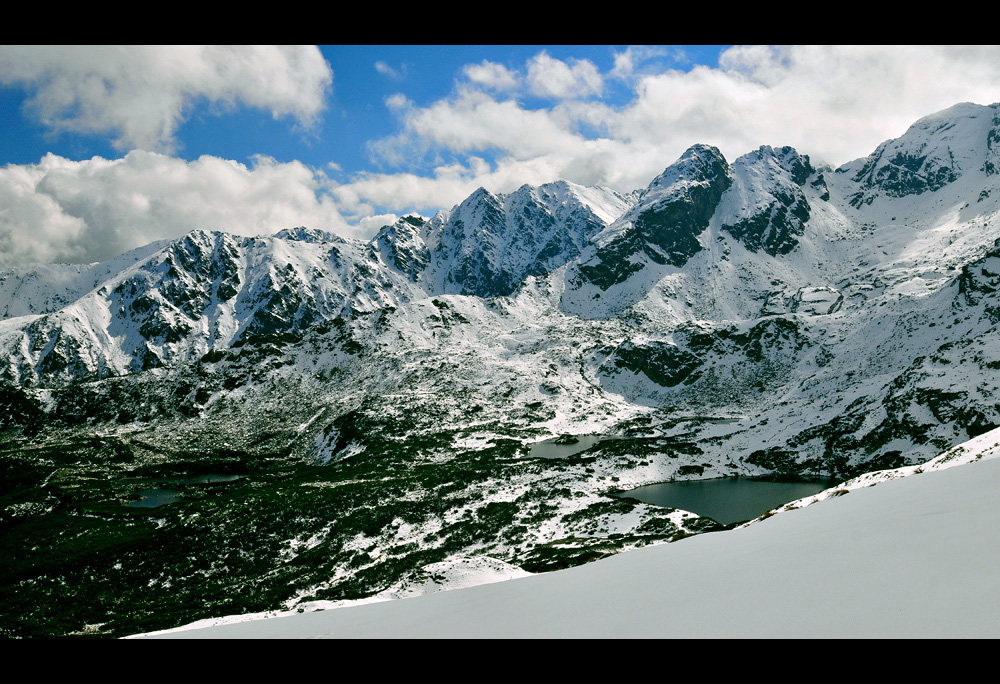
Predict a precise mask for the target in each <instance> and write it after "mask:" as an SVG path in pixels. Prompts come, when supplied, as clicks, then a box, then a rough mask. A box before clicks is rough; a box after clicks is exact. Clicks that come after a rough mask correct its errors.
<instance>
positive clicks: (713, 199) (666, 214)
mask: <svg viewBox="0 0 1000 684" xmlns="http://www.w3.org/2000/svg"><path fill="white" fill-rule="evenodd" d="M731 182H732V181H731V178H730V176H729V165H728V163H727V162H726V160H725V158H724V157H723V156H722V153H721V152H719V150H717V149H716V148H714V147H710V146H708V145H695V146H693V147H691V148H689V149H688V150H687V151H686V152H685V153H684V154H683V155H682V156H681V158H680V159H678V160H677V161H676V162H675V163H674V164H672V165H671V166H669V167H668V168H667V169H666V170H665V171H664V172H663V173H662V174H660V175H659V176H657V177H656V178H655V179H654V180H653V182H652V183H650V184H649V186H648V187H647V188H646V190H645V192H643V193H642V195H641V196H640V197H639V202H638V206H636V207H635V208H634V209H632V210H631V211H629V212H628V213H627V214H626V215H625V216H623V217H622V218H620V219H619V220H618V221H617V222H616V223H615V224H614V225H613V226H612V227H611V228H609V229H608V230H607V231H605V233H603V234H602V235H599V236H598V237H597V238H596V241H597V243H598V244H597V248H596V251H595V252H594V253H593V255H590V256H588V257H586V258H585V260H584V261H583V263H581V264H580V266H579V273H580V276H581V278H582V279H583V280H584V281H586V282H589V283H592V284H594V285H596V286H597V287H599V288H600V289H602V290H607V289H608V288H609V287H611V286H613V285H618V284H621V283H623V282H625V281H626V280H627V279H628V278H629V277H630V276H632V275H633V274H635V273H637V272H639V271H641V270H642V269H643V267H644V264H645V263H648V262H650V261H651V262H653V263H656V264H660V265H670V266H683V265H684V264H685V263H686V262H687V260H688V259H690V258H691V256H692V255H694V254H695V253H696V252H698V251H699V250H700V249H701V243H699V242H698V235H700V234H701V233H702V232H703V231H704V230H705V228H707V227H708V222H709V219H711V217H712V214H714V213H715V210H716V207H717V206H718V204H719V200H720V199H721V197H722V194H723V192H724V191H725V190H726V189H727V188H728V187H729V185H730V183H731ZM647 260H648V261H647Z"/></svg>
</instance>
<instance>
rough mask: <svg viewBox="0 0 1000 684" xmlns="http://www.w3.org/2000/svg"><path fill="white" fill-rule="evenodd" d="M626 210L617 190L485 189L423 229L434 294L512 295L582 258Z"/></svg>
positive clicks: (563, 185)
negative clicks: (527, 283)
mask: <svg viewBox="0 0 1000 684" xmlns="http://www.w3.org/2000/svg"><path fill="white" fill-rule="evenodd" d="M626 206H627V201H626V200H625V199H624V198H623V197H621V196H619V195H618V194H617V193H614V192H612V191H610V190H605V189H602V188H583V187H581V186H577V185H574V184H572V183H567V182H565V181H558V182H555V183H548V184H546V185H542V186H539V187H537V188H536V187H533V186H530V185H525V186H522V187H521V188H519V189H518V190H517V191H515V192H513V193H511V194H510V195H497V194H493V193H490V192H488V191H486V190H484V189H482V188H480V189H479V190H477V191H476V192H474V193H472V195H470V196H469V197H468V198H467V199H466V200H465V201H464V202H462V203H461V204H459V205H458V206H457V207H455V208H454V209H453V210H451V211H450V212H441V213H439V214H438V215H436V216H435V217H434V218H432V219H431V220H430V221H429V222H428V224H427V225H426V227H425V229H424V233H423V235H424V239H425V242H426V244H427V247H428V249H429V252H430V264H429V267H428V268H427V270H426V273H425V275H424V276H423V277H422V278H421V282H422V283H423V284H424V286H425V287H426V289H427V290H428V292H431V293H445V294H465V295H477V296H480V297H495V296H501V295H511V294H513V292H514V291H515V290H516V289H517V288H518V287H519V286H520V284H521V282H523V280H524V279H525V278H526V277H528V276H531V275H536V276H537V275H544V274H545V273H548V272H550V271H552V270H554V269H556V268H558V267H560V266H562V265H563V264H565V263H567V262H568V261H570V260H572V259H574V258H575V257H576V256H578V255H579V254H580V252H581V250H582V249H583V248H584V246H585V245H586V244H587V243H588V241H589V240H590V239H591V238H592V237H593V236H594V235H596V234H597V233H598V232H599V231H600V230H602V229H604V228H605V227H606V226H607V223H608V222H609V220H613V218H615V217H617V215H618V214H620V213H621V212H622V211H624V209H625V207H626Z"/></svg>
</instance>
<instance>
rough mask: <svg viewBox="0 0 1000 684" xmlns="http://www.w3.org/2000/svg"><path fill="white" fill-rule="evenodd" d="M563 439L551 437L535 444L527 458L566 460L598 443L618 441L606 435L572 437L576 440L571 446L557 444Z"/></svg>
mask: <svg viewBox="0 0 1000 684" xmlns="http://www.w3.org/2000/svg"><path fill="white" fill-rule="evenodd" d="M564 439H565V437H553V438H552V439H547V440H545V441H544V442H535V443H534V444H532V445H531V449H530V450H529V451H528V457H529V458H566V457H568V456H572V455H573V454H577V453H580V452H581V451H584V450H586V449H589V448H590V447H592V446H594V445H595V444H597V443H598V442H603V441H606V440H609V439H619V438H618V437H614V436H608V435H574V436H573V437H572V438H570V439H576V441H575V442H573V443H572V444H559V441H560V440H564Z"/></svg>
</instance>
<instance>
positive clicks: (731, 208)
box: [719, 146, 814, 256]
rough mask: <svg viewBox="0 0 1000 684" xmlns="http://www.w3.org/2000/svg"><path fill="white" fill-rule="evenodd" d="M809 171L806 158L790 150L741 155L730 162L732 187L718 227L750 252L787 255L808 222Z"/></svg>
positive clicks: (782, 149)
mask: <svg viewBox="0 0 1000 684" xmlns="http://www.w3.org/2000/svg"><path fill="white" fill-rule="evenodd" d="M813 173H814V170H813V168H812V165H811V164H810V163H809V157H808V156H805V155H800V154H798V153H797V152H796V151H795V150H793V149H792V148H790V147H782V148H779V149H777V150H775V149H774V148H771V147H766V146H765V147H761V148H760V149H758V150H756V151H754V152H751V153H749V154H746V155H743V156H742V157H740V158H739V159H737V160H736V161H735V162H734V163H733V166H732V176H733V185H732V187H731V188H730V189H729V190H728V191H727V193H726V197H725V198H724V199H723V202H722V206H721V207H720V210H719V215H720V222H721V224H722V229H723V230H725V231H727V232H728V233H730V234H731V235H732V236H733V237H735V238H736V239H738V240H740V241H741V242H742V243H743V244H744V245H745V246H746V247H747V249H749V250H751V251H754V252H756V251H760V250H763V251H764V252H767V253H768V254H770V255H771V256H777V255H779V254H788V253H789V252H790V251H792V249H794V248H795V246H796V245H797V244H798V236H800V235H802V234H803V232H805V224H806V221H808V220H809V200H808V199H807V198H806V195H805V192H804V191H803V187H804V186H805V185H806V181H807V180H808V179H809V177H810V176H811V175H812V174H813Z"/></svg>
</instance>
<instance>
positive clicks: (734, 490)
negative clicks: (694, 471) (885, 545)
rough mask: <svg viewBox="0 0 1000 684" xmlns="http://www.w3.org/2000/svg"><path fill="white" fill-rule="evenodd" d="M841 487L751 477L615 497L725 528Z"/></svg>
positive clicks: (668, 486) (664, 484) (645, 489)
mask: <svg viewBox="0 0 1000 684" xmlns="http://www.w3.org/2000/svg"><path fill="white" fill-rule="evenodd" d="M835 484H837V482H836V481H835V480H815V481H809V482H774V481H771V480H763V479H757V478H749V477H722V478H713V479H709V480H687V481H683V482H660V483H658V484H652V485H646V486H644V487H638V488H636V489H632V490H630V491H627V492H618V493H616V494H615V495H614V496H618V497H622V498H628V499H638V500H639V501H642V502H643V503H647V504H651V505H653V506H664V507H666V508H680V509H681V510H684V511H691V512H692V513H697V514H698V515H703V516H706V517H709V518H712V519H713V520H715V521H716V522H719V523H722V524H723V525H731V524H733V523H737V522H742V521H745V520H752V519H754V518H756V517H757V516H759V515H763V514H764V513H766V512H768V511H769V510H771V509H772V508H777V507H778V506H782V505H784V504H786V503H788V502H790V501H795V500H796V499H802V498H804V497H807V496H812V495H813V494H818V493H819V492H821V491H823V490H824V489H829V488H830V487H832V486H834V485H835Z"/></svg>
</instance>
